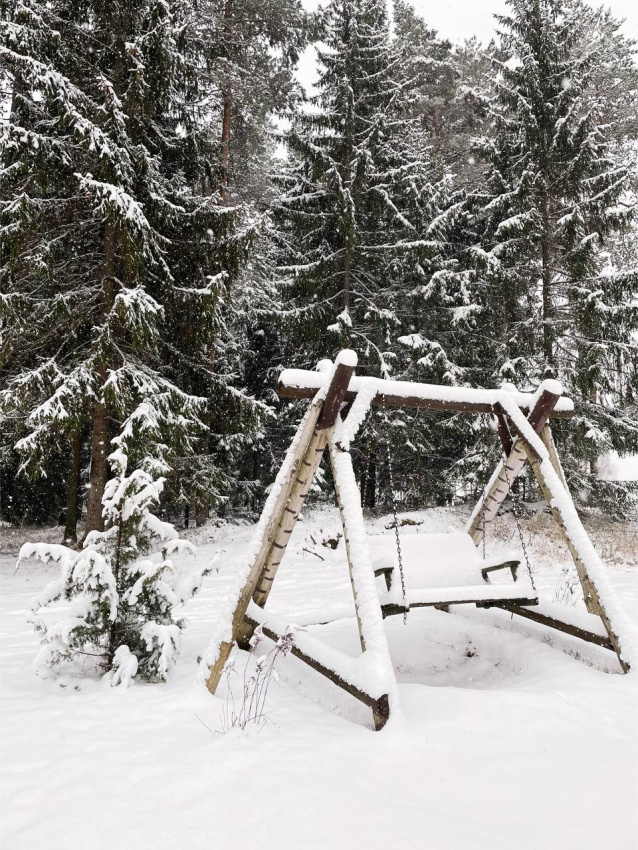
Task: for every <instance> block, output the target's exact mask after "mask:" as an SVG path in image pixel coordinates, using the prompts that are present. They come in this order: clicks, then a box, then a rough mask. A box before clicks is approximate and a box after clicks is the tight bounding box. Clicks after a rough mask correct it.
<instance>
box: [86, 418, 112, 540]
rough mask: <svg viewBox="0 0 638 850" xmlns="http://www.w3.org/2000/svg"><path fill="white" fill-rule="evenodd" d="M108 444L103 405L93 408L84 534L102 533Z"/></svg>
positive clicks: (107, 419)
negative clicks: (90, 532) (89, 474)
mask: <svg viewBox="0 0 638 850" xmlns="http://www.w3.org/2000/svg"><path fill="white" fill-rule="evenodd" d="M109 443H110V434H109V414H108V410H107V409H106V408H105V407H104V405H103V404H101V403H99V402H98V403H97V404H96V405H95V407H94V408H93V432H92V435H91V477H90V479H89V495H88V498H87V502H86V534H88V533H89V531H104V517H103V516H102V496H103V495H104V488H105V486H106V479H107V476H108V461H107V457H108V449H109Z"/></svg>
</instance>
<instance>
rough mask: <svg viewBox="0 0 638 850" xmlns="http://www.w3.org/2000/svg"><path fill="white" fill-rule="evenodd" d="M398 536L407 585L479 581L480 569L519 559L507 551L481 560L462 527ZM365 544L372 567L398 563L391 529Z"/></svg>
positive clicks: (469, 583)
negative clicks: (438, 531)
mask: <svg viewBox="0 0 638 850" xmlns="http://www.w3.org/2000/svg"><path fill="white" fill-rule="evenodd" d="M400 540H401V554H402V559H403V569H404V573H405V582H406V587H407V588H411V587H427V588H433V587H450V586H452V585H475V584H479V583H480V581H481V570H482V569H485V568H489V567H493V566H495V565H497V564H499V563H503V562H504V561H517V560H518V557H517V556H516V555H515V554H511V553H510V554H507V555H505V556H499V557H496V558H490V559H489V560H485V561H483V559H482V558H481V557H480V555H479V552H478V550H477V548H476V546H475V545H474V543H473V542H472V538H471V537H470V535H469V534H467V533H466V532H464V531H450V532H447V533H442V534H402V535H400ZM368 545H369V547H370V557H371V560H372V566H373V567H374V569H375V571H376V570H379V569H388V568H390V567H393V566H394V567H397V566H398V564H397V544H396V537H395V535H394V532H393V533H392V534H379V535H374V536H370V537H368ZM488 586H489V585H488Z"/></svg>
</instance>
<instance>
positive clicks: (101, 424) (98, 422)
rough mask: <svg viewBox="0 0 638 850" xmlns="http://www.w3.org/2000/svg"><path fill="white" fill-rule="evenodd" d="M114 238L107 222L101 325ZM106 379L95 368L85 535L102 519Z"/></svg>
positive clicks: (110, 288) (111, 296)
mask: <svg viewBox="0 0 638 850" xmlns="http://www.w3.org/2000/svg"><path fill="white" fill-rule="evenodd" d="M116 245H117V234H116V228H115V225H114V224H113V223H112V222H107V224H106V228H105V232H104V262H103V275H102V322H106V321H108V317H109V314H110V312H111V308H112V307H113V303H114V301H115V287H114V277H115V264H116ZM107 377H108V369H107V365H106V363H101V364H100V365H99V366H98V379H99V385H98V387H99V388H98V394H97V396H98V397H97V401H96V403H95V405H94V407H93V428H92V432H91V474H90V479H89V493H88V497H87V502H86V532H85V533H86V534H88V533H89V532H90V531H104V518H103V516H102V496H103V495H104V488H105V486H106V481H107V478H108V461H107V457H108V451H109V444H110V436H111V435H110V418H109V412H108V410H107V409H106V407H105V406H104V404H103V401H102V399H101V398H100V395H101V391H102V388H103V387H104V384H105V383H106V379H107Z"/></svg>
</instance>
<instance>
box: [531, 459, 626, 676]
mask: <svg viewBox="0 0 638 850" xmlns="http://www.w3.org/2000/svg"><path fill="white" fill-rule="evenodd" d="M523 445H524V447H525V450H526V452H527V456H528V459H529V462H530V465H531V467H532V470H533V471H534V475H535V476H536V480H537V481H538V486H539V487H540V488H541V492H542V493H543V498H544V499H545V501H546V502H547V504H548V505H549V507H550V510H551V512H552V516H553V517H554V520H555V521H556V524H557V525H558V527H559V528H560V530H561V533H562V535H563V538H564V540H565V543H566V544H567V548H568V549H569V551H570V554H571V556H572V558H573V561H574V565H575V566H576V572H577V573H578V579H579V581H580V584H581V587H582V589H583V597H584V600H585V607H586V608H587V610H588V611H589V613H590V614H598V616H599V617H600V619H601V620H602V622H603V625H604V626H605V630H606V632H607V634H608V635H609V640H610V641H611V643H612V645H613V647H614V650H615V652H616V655H617V656H618V660H619V662H620V665H621V667H622V669H623V670H624V671H625V673H626V672H627V671H628V670H629V664H628V663H627V662H626V661H625V660H624V659H623V658H622V655H621V651H620V641H619V640H618V636H617V635H616V633H615V632H614V629H613V626H612V624H611V622H610V620H609V617H608V616H607V612H606V611H605V607H604V605H603V604H602V602H601V600H600V596H599V594H598V591H597V589H596V586H595V584H594V583H593V582H592V581H591V579H590V578H589V575H588V573H587V567H586V565H585V563H584V562H583V560H582V558H581V556H580V553H579V551H578V548H577V547H576V546H575V545H574V543H573V541H572V539H571V537H570V536H569V534H568V533H567V528H566V526H565V521H564V519H563V514H562V508H561V501H560V499H558V500H557V499H555V498H554V495H555V494H554V493H553V492H552V489H551V487H550V486H549V485H548V483H547V480H546V479H545V476H544V475H543V471H542V469H541V463H540V461H539V460H538V459H537V457H536V456H535V455H534V454H533V453H532V452H531V449H530V446H529V445H528V444H527V443H523ZM565 493H566V494H567V496H569V497H570V499H571V496H570V494H569V491H568V490H567V489H566V488H565ZM583 533H586V532H585V531H584V530H583Z"/></svg>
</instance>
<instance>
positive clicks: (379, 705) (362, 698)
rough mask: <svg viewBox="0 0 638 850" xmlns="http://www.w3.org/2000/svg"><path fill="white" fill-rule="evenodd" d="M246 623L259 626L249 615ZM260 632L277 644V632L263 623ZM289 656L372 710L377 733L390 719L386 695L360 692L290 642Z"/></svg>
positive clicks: (254, 626)
mask: <svg viewBox="0 0 638 850" xmlns="http://www.w3.org/2000/svg"><path fill="white" fill-rule="evenodd" d="M245 619H246V623H247V624H248V625H249V626H250V627H251V628H252V629H253V630H254V629H256V628H257V626H258V625H260V624H259V623H258V622H257V620H255V619H253V618H252V617H251V616H250V615H248V614H247V615H246V618H245ZM261 631H262V632H263V634H264V635H265V636H266V637H267V638H269V640H272V641H273V642H277V641H278V640H279V639H280V637H281V635H280V634H279V632H277V631H275V629H273V628H272V627H271V626H268V625H266V624H264V623H262V624H261ZM290 653H291V655H294V656H295V658H298V659H299V660H300V661H303V662H304V664H307V665H308V667H312V669H313V670H316V671H317V673H321V675H322V676H325V677H326V679H329V680H330V681H331V682H332V683H333V684H334V685H336V686H337V687H338V688H341V690H342V691H345V692H346V693H347V694H350V695H351V696H353V697H355V699H358V700H359V702H362V703H363V704H364V705H366V706H368V708H371V709H372V718H373V722H374V728H375V730H376V731H377V732H378V731H380V730H381V729H383V727H384V726H385V724H386V723H387V722H388V719H389V717H390V701H389V697H388V694H383V695H382V696H380V697H373V696H371V695H370V694H369V693H366V691H363V690H361V688H358V687H356V685H353V684H352V682H349V681H348V680H347V679H344V678H343V676H340V675H339V673H337V672H336V671H335V670H331V669H330V667H327V666H326V665H325V664H322V662H321V661H319V660H318V659H317V658H314V657H313V656H312V655H310V654H309V653H308V652H305V651H304V650H303V649H300V648H299V647H298V646H297V644H296V643H295V642H294V640H293V642H292V646H291V648H290Z"/></svg>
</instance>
